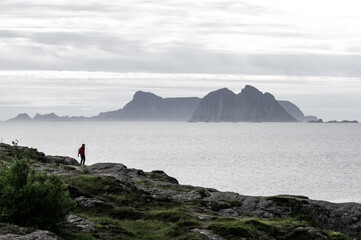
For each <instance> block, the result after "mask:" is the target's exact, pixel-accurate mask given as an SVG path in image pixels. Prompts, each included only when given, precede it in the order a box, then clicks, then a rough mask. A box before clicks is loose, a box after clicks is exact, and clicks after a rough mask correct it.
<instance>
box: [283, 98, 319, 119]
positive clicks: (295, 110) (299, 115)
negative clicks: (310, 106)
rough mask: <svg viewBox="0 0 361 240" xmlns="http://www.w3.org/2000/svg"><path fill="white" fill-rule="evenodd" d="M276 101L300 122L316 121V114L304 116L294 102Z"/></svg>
mask: <svg viewBox="0 0 361 240" xmlns="http://www.w3.org/2000/svg"><path fill="white" fill-rule="evenodd" d="M278 103H279V104H280V105H281V106H282V107H283V108H284V109H285V110H286V111H287V112H288V113H289V114H291V115H292V117H294V118H295V119H296V120H297V121H300V122H309V121H317V120H318V118H317V117H316V116H305V115H304V114H303V112H302V111H301V109H300V108H299V107H297V106H296V105H295V104H293V103H291V102H290V101H282V100H279V101H278Z"/></svg>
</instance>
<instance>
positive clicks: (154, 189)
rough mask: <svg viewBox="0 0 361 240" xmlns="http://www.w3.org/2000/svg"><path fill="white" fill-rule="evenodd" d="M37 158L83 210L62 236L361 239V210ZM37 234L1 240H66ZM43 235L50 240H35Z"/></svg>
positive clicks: (7, 234)
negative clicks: (180, 182)
mask: <svg viewBox="0 0 361 240" xmlns="http://www.w3.org/2000/svg"><path fill="white" fill-rule="evenodd" d="M13 148H15V147H12V146H9V145H6V144H0V151H2V152H1V154H0V156H1V157H2V159H0V160H1V161H5V162H7V163H9V162H10V161H11V155H8V153H11V152H13V151H12V150H14V149H13ZM22 149H23V150H24V152H23V153H24V154H25V153H27V152H29V151H26V150H29V149H28V148H25V147H22ZM34 151H35V150H32V151H31V154H30V155H27V156H30V162H32V164H33V166H34V167H35V169H41V170H43V171H46V172H47V173H54V174H57V175H59V176H60V178H61V179H62V181H63V182H64V183H65V184H66V185H67V186H68V190H69V192H70V196H71V197H72V198H73V199H74V200H75V202H76V203H77V207H76V209H75V210H74V213H73V214H76V215H70V216H68V218H67V220H66V221H65V222H64V223H63V224H61V225H60V227H61V229H62V230H65V231H66V232H71V233H74V234H82V236H84V239H92V238H94V239H149V237H148V234H151V233H152V231H151V230H148V228H149V229H152V226H156V228H155V229H154V231H156V232H157V234H161V235H160V237H159V235H157V236H155V237H154V239H197V238H201V239H272V240H273V239H294V240H303V239H329V240H335V239H361V231H360V230H361V204H358V203H330V202H326V201H317V200H311V199H309V198H307V197H304V196H291V195H280V196H271V197H255V196H246V195H241V194H239V193H234V192H221V191H218V190H216V189H211V188H204V187H195V186H190V185H182V184H179V183H178V181H177V180H176V179H175V178H173V177H171V176H168V175H167V174H166V173H164V172H163V171H160V170H156V171H152V172H144V171H142V170H139V169H131V168H127V167H126V166H125V165H123V164H119V163H118V164H117V163H97V164H94V165H91V166H87V167H78V166H71V165H65V164H64V163H56V164H54V163H48V162H44V161H40V160H38V157H37V156H38V155H42V154H40V153H37V152H34ZM143 226H144V228H145V229H146V230H144V231H143V229H142V228H143ZM34 232H35V230H31V229H30V230H29V229H27V230H26V231H25V230H21V229H16V227H14V226H12V225H10V226H8V225H6V224H5V225H4V224H3V225H2V224H1V223H0V239H26V240H27V239H51V240H52V239H59V238H58V237H57V236H55V235H53V234H52V233H49V232H45V233H44V232H41V231H37V233H34ZM29 233H31V234H29ZM11 234H12V235H11ZM37 234H38V235H39V234H40V235H39V236H42V237H43V238H39V237H37V238H36V237H35V238H34V236H38V235H37ZM61 236H63V235H61ZM86 237H88V238H86ZM64 238H65V237H64ZM66 239H68V238H66Z"/></svg>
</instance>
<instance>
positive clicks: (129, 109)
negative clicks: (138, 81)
mask: <svg viewBox="0 0 361 240" xmlns="http://www.w3.org/2000/svg"><path fill="white" fill-rule="evenodd" d="M200 100H201V99H200V98H197V97H185V98H162V97H159V96H157V95H155V94H153V93H150V92H143V91H138V92H136V93H135V94H134V96H133V99H132V101H130V102H129V103H127V104H126V105H125V106H124V108H123V109H119V110H116V111H110V112H103V113H100V114H99V115H98V116H96V117H94V119H97V120H169V121H172V120H173V121H187V120H188V119H189V117H190V116H191V115H192V113H193V112H194V110H195V109H196V108H197V106H198V104H199V102H200Z"/></svg>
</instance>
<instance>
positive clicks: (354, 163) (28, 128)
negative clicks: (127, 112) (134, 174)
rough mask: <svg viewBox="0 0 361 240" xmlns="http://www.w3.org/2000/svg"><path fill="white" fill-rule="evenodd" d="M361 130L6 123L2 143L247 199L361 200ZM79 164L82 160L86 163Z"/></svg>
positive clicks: (281, 125)
mask: <svg viewBox="0 0 361 240" xmlns="http://www.w3.org/2000/svg"><path fill="white" fill-rule="evenodd" d="M360 132H361V124H311V123H180V122H38V123H35V122H34V123H0V139H1V140H2V141H3V142H5V143H11V141H12V140H14V139H18V140H19V144H20V145H23V146H29V147H34V148H38V150H39V151H42V152H45V153H46V154H48V155H66V156H70V157H74V158H76V154H77V150H78V148H79V147H80V145H81V144H82V143H85V144H86V157H87V160H86V164H93V163H96V162H118V163H123V164H124V165H126V166H127V167H129V168H139V169H143V170H145V171H151V170H163V171H165V172H166V173H167V174H168V175H170V176H173V177H175V178H177V179H178V180H179V182H180V183H181V184H191V185H199V186H204V187H212V188H216V189H218V190H222V191H235V192H238V193H241V194H245V195H257V196H258V195H276V194H295V195H305V196H308V197H310V198H313V199H320V200H328V201H333V202H347V201H354V202H361V135H360ZM78 160H79V159H78Z"/></svg>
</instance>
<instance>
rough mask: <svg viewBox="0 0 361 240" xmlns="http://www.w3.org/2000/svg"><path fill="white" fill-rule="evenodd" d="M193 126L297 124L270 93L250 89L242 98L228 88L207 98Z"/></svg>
mask: <svg viewBox="0 0 361 240" xmlns="http://www.w3.org/2000/svg"><path fill="white" fill-rule="evenodd" d="M190 121H192V122H296V121H297V120H296V119H295V118H294V117H292V116H291V115H290V114H289V113H288V112H287V111H286V110H285V109H284V108H283V107H282V106H281V105H280V104H279V103H278V102H277V100H276V99H275V98H274V96H273V95H272V94H270V93H264V94H263V93H262V92H260V91H259V90H258V89H256V88H255V87H252V86H250V85H246V86H245V88H244V89H242V91H241V92H240V93H239V94H235V93H233V92H232V91H230V90H228V89H226V88H224V89H220V90H217V91H214V92H211V93H209V94H208V95H206V96H205V97H204V98H203V99H202V101H201V103H200V104H199V106H198V108H197V110H196V111H195V113H194V114H193V116H192V118H191V119H190Z"/></svg>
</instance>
